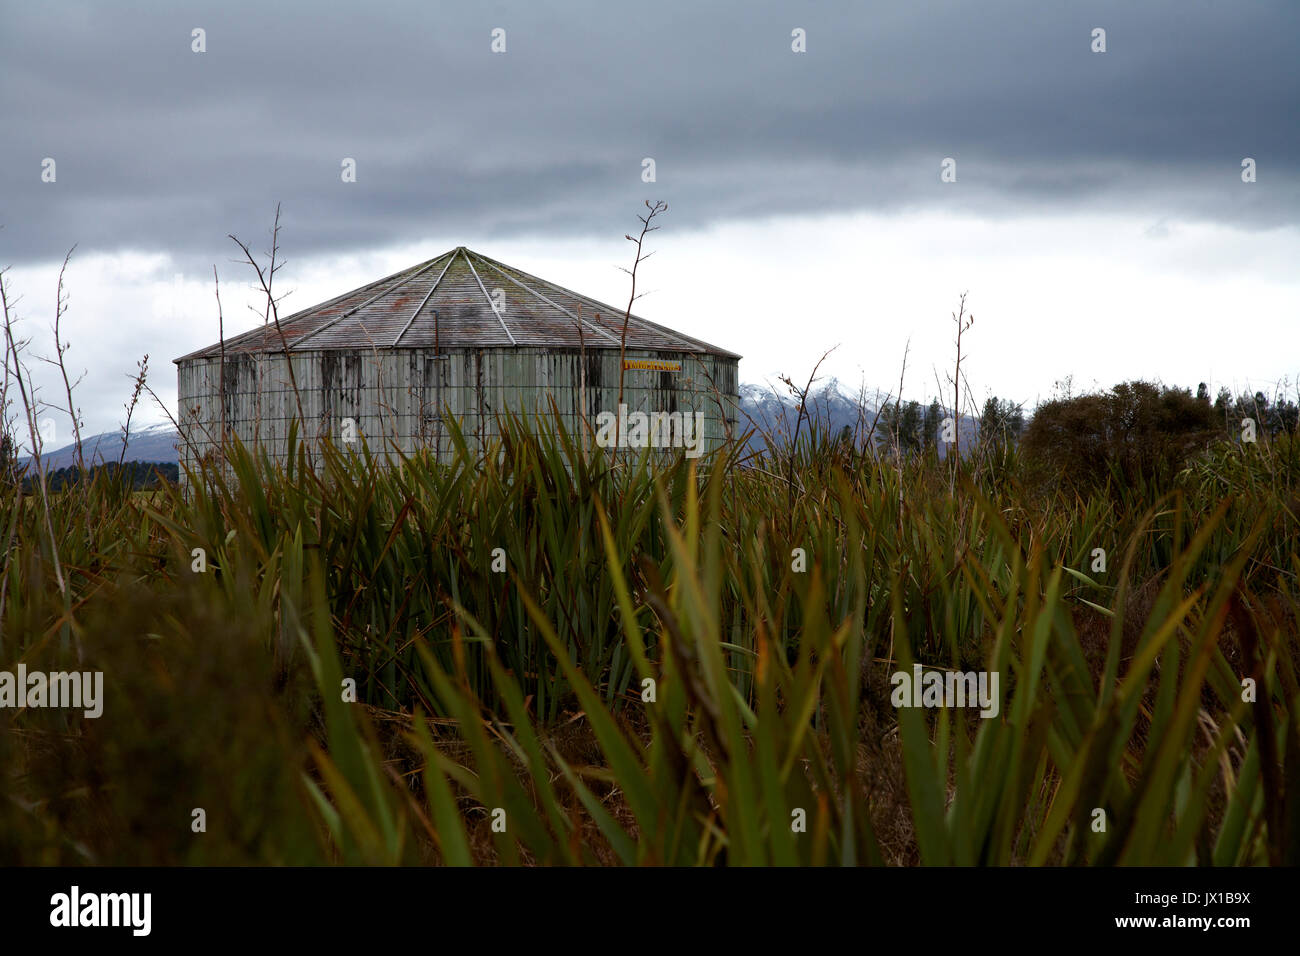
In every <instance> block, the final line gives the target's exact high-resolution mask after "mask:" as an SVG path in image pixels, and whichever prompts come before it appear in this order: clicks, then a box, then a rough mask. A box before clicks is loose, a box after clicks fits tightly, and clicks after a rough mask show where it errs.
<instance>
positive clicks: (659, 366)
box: [623, 359, 682, 372]
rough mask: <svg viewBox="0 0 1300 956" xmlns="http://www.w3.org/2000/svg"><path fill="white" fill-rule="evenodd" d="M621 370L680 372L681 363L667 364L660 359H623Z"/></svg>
mask: <svg viewBox="0 0 1300 956" xmlns="http://www.w3.org/2000/svg"><path fill="white" fill-rule="evenodd" d="M623 369H624V371H627V370H629V369H636V370H638V371H643V372H680V371H681V370H682V363H681V362H667V361H662V360H660V359H624V360H623Z"/></svg>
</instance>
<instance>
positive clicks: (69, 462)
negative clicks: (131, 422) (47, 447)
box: [23, 422, 178, 471]
mask: <svg viewBox="0 0 1300 956" xmlns="http://www.w3.org/2000/svg"><path fill="white" fill-rule="evenodd" d="M176 441H177V435H176V429H175V428H173V427H172V425H171V423H170V422H164V423H163V424H161V425H145V426H143V427H142V428H140V429H139V430H138V431H137V430H136V429H134V428H133V429H132V430H131V438H130V441H128V442H127V445H126V457H125V458H124V459H123V460H125V461H139V462H148V463H150V464H154V463H171V464H175V463H176V462H177V460H178V456H177V453H176ZM81 446H82V454H83V457H84V458H85V461H86V464H87V465H99V464H106V463H108V462H114V463H116V462H117V460H118V458H119V457H121V456H122V432H121V430H120V429H119V430H118V431H115V432H102V433H101V434H98V435H87V436H84V437H83V438H82V440H81ZM27 460H28V459H23V461H27ZM41 461H42V462H43V463H44V465H45V469H46V471H58V470H59V469H60V468H68V467H71V466H73V465H75V464H76V463H77V445H76V443H75V442H74V443H72V444H70V445H65V446H64V447H62V448H59V449H57V450H55V451H46V452H43V453H42V454H41Z"/></svg>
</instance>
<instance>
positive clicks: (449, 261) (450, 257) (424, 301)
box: [391, 250, 456, 348]
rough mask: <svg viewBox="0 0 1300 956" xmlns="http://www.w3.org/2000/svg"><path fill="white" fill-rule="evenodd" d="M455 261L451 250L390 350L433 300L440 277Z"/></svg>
mask: <svg viewBox="0 0 1300 956" xmlns="http://www.w3.org/2000/svg"><path fill="white" fill-rule="evenodd" d="M438 258H439V259H441V258H442V256H439V257H438ZM433 261H435V262H437V261H438V260H437V259H435V260H433ZM455 261H456V253H455V251H454V250H453V251H452V252H451V254H450V255H448V256H447V264H446V265H445V266H443V267H442V271H441V272H439V273H438V278H436V279H434V280H433V285H432V286H431V287H430V288H429V293H428V295H426V296H425V297H424V298H423V299H421V300H420V304H419V305H417V306H416V307H415V311H414V312H412V313H411V317H410V319H408V320H407V322H406V325H404V326H402V331H400V332H398V333H397V338H395V339H393V344H392V346H391V347H392V348H397V343H398V342H400V341H402V336H403V335H405V334H406V332H407V330H408V329H410V327H411V326H412V325H414V324H415V319H416V316H418V315H419V314H420V310H421V309H423V308H424V307H425V305H426V304H427V303H428V301H429V300H430V299H432V298H433V294H434V293H435V292H436V291H438V284H439V283H440V282H442V277H443V276H445V275H446V274H447V270H448V269H450V268H451V264H452V263H453V262H455Z"/></svg>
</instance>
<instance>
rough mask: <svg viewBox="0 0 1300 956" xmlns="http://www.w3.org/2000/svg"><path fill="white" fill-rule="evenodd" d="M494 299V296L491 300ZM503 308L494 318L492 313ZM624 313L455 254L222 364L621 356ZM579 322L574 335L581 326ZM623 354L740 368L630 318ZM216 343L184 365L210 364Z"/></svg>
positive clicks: (342, 300) (291, 322)
mask: <svg viewBox="0 0 1300 956" xmlns="http://www.w3.org/2000/svg"><path fill="white" fill-rule="evenodd" d="M498 289H499V290H501V293H502V294H500V295H498V294H497V291H496V290H498ZM494 301H495V302H497V303H500V305H501V307H500V309H498V308H496V307H495V306H494ZM623 315H624V310H623V309H620V308H616V307H615V306H611V305H606V304H605V303H603V302H597V301H596V300H595V299H590V298H588V297H586V296H583V295H579V294H578V293H576V292H572V291H570V290H569V289H565V288H563V287H562V286H558V285H556V284H555V283H553V282H547V281H546V280H545V279H539V278H537V277H536V276H533V275H529V274H528V273H527V272H523V271H521V270H519V269H514V268H511V267H510V266H507V265H505V264H504V263H501V262H497V261H496V260H495V259H490V258H488V257H487V256H484V255H481V254H480V253H477V252H473V251H471V250H469V249H466V248H465V247H464V246H457V247H456V248H455V249H452V250H451V251H450V252H445V253H443V254H442V255H440V256H438V257H437V258H434V259H430V260H428V261H427V262H422V263H420V264H419V265H416V266H412V267H411V268H409V269H406V270H405V271H403V272H399V273H397V274H395V275H391V276H388V277H386V278H383V279H379V280H378V281H376V282H372V283H370V284H369V285H364V286H362V287H361V288H359V289H354V290H353V291H351V292H348V293H345V294H344V295H341V296H339V297H337V298H335V299H331V300H330V301H328V302H322V303H321V304H320V305H317V306H313V307H312V308H310V309H304V310H303V311H301V312H296V313H294V314H293V315H291V316H289V317H288V318H284V319H281V320H280V333H277V332H276V329H275V326H274V324H268V325H267V326H265V327H263V328H259V329H254V330H253V331H251V332H245V333H244V334H243V335H239V336H236V337H234V338H232V339H228V340H227V341H226V343H225V350H226V354H227V355H230V354H232V353H236V354H237V353H240V352H259V351H263V350H265V351H269V352H280V351H283V350H284V346H283V345H282V344H281V340H280V334H281V333H283V336H284V341H285V342H286V343H287V344H288V347H289V351H291V352H308V351H318V350H329V349H344V350H353V349H367V350H368V349H371V348H425V349H431V348H433V347H434V345H435V338H436V344H437V347H438V348H439V349H441V350H446V349H462V348H495V347H510V346H524V347H541V348H575V349H576V348H579V347H580V346H581V347H585V348H588V349H598V348H614V349H616V348H618V347H619V342H620V339H621V337H622V331H623ZM580 321H581V329H582V331H581V333H579V322H580ZM627 347H628V348H629V349H656V350H665V351H674V352H699V353H707V354H711V355H719V356H723V357H726V358H736V359H738V358H740V356H739V355H737V354H736V353H734V352H728V351H727V350H726V349H720V348H717V347H716V346H713V345H709V344H708V343H707V342H701V341H700V340H699V339H694V338H691V337H690V336H687V335H682V334H681V333H680V332H674V331H672V330H671V329H667V328H664V327H663V326H662V325H656V324H655V323H653V322H647V321H646V320H645V319H641V318H638V317H636V316H632V318H631V320H630V321H629V323H628V328H627ZM220 352H221V345H220V343H217V344H215V345H210V346H208V347H207V348H204V349H199V350H198V351H195V352H191V353H190V354H188V355H184V356H182V357H181V358H178V359H176V360H175V361H177V362H183V361H185V360H186V359H193V358H210V357H216V356H217V355H219V354H220Z"/></svg>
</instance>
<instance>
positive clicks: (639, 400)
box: [178, 347, 739, 463]
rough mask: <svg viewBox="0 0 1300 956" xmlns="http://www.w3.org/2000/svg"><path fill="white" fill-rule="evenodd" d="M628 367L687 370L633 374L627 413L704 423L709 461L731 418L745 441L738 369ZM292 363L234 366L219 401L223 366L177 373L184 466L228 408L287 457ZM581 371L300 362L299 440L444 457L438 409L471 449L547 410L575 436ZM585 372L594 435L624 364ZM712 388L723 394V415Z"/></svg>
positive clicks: (469, 360) (412, 359)
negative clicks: (503, 416) (356, 441)
mask: <svg viewBox="0 0 1300 956" xmlns="http://www.w3.org/2000/svg"><path fill="white" fill-rule="evenodd" d="M626 357H627V359H629V360H638V359H658V360H668V361H674V362H680V363H681V370H680V371H679V372H661V371H646V370H637V369H630V370H628V371H627V372H626V373H625V376H624V403H625V404H626V405H627V406H628V409H629V410H630V411H644V412H674V411H680V412H695V411H699V412H702V413H703V414H704V440H705V448H706V449H708V448H713V447H715V446H716V445H717V444H719V443H720V442H721V441H722V440H723V439H724V437H725V435H726V431H727V427H726V423H725V422H724V421H723V417H724V414H723V409H726V412H725V415H726V417H727V418H729V419H730V420H731V424H732V429H733V434H739V428H738V424H737V422H736V414H737V413H736V411H735V409H736V403H737V395H738V382H737V362H736V360H735V359H733V358H727V357H722V356H715V355H707V354H700V353H697V352H688V351H684V350H678V351H665V350H646V349H630V348H629V349H628V352H627V356H626ZM285 363H286V357H285V355H284V354H283V353H280V354H274V353H270V354H252V353H245V354H239V353H237V354H235V355H233V356H232V355H228V356H227V358H226V364H225V388H224V390H223V389H222V388H221V387H220V380H221V363H220V361H219V359H216V358H197V359H190V360H185V361H182V362H181V363H180V365H179V369H178V387H179V394H180V401H179V404H180V416H179V421H180V424H181V429H182V442H181V452H182V456H183V459H184V460H186V461H188V462H191V463H192V461H193V458H194V456H195V455H198V454H204V453H206V452H208V451H211V450H213V449H214V446H215V445H216V444H217V443H218V442H219V439H220V431H221V421H222V407H223V405H224V410H225V420H226V424H227V427H228V429H229V430H230V432H231V433H232V434H235V435H238V436H239V437H240V438H241V439H242V440H243V441H244V442H246V443H250V444H252V443H255V442H259V440H260V444H261V446H262V447H263V448H264V449H265V450H266V451H267V453H268V454H269V455H271V457H273V458H277V457H282V456H283V455H284V453H285V449H286V445H287V439H288V429H289V423H290V421H291V420H292V419H294V418H296V417H297V403H296V401H295V398H294V394H293V390H292V388H291V387H290V384H289V375H288V368H287V366H286V364H285ZM583 368H584V355H583V353H581V352H579V351H578V350H574V349H563V348H533V347H518V348H513V347H506V348H485V349H468V350H466V349H460V350H453V351H450V352H444V353H443V354H442V355H441V356H439V357H436V356H435V355H434V353H433V351H432V350H431V349H406V348H401V349H383V350H364V351H355V352H346V351H338V350H320V351H304V352H295V353H293V369H294V375H295V376H296V378H297V382H298V389H299V394H300V396H301V400H302V407H303V415H304V418H305V420H306V424H305V427H303V428H301V429H300V434H302V435H303V436H304V437H305V438H308V439H310V438H313V437H315V436H321V435H330V436H332V437H333V438H334V440H335V441H339V440H340V439H341V437H342V434H341V429H342V422H343V420H344V419H345V418H351V419H353V420H354V421H355V423H356V426H357V430H358V432H359V433H360V434H361V435H364V436H365V437H366V440H367V442H368V443H369V445H370V447H371V449H372V450H373V451H375V452H379V451H381V450H382V448H383V447H386V446H387V444H388V442H389V441H392V442H395V443H396V445H397V446H398V447H399V448H401V449H402V450H403V451H405V452H411V451H414V450H415V449H417V448H419V447H422V446H423V447H437V448H438V449H439V452H440V454H442V455H444V456H445V455H446V454H447V452H448V449H449V448H450V442H449V441H448V440H447V438H446V431H445V429H444V428H442V427H441V425H440V420H439V417H438V415H437V409H438V405H439V402H441V404H442V406H444V407H445V408H446V409H447V412H448V414H451V415H453V416H455V417H456V418H457V419H458V420H459V422H460V424H461V427H462V429H463V430H464V431H465V433H466V435H467V436H468V437H472V438H474V439H476V440H477V441H478V442H480V443H486V442H488V441H490V440H491V438H493V437H494V436H495V433H496V427H495V416H496V415H497V414H498V413H502V412H505V411H507V410H509V411H513V412H516V413H522V414H525V415H532V414H535V413H537V412H547V411H548V410H549V407H550V405H549V400H550V399H554V401H555V404H556V406H557V407H558V409H559V411H560V413H561V415H562V417H563V419H564V422H565V425H566V426H567V427H568V428H569V429H570V430H571V431H573V432H574V433H577V431H578V427H579V424H580V421H581V418H582V412H583V409H581V408H580V407H579V405H580V402H581V398H580V395H581V384H582V375H583ZM585 370H586V396H587V402H586V409H585V411H586V416H587V419H588V421H589V423H590V424H591V427H592V428H593V429H594V428H595V427H596V416H597V415H598V414H599V413H600V412H603V411H610V412H615V413H616V412H617V406H618V381H619V354H618V352H617V351H616V350H615V351H611V350H605V349H601V350H593V351H588V352H587V353H586V354H585ZM706 373H707V374H706ZM710 376H711V377H712V379H713V383H714V385H716V388H717V390H718V392H720V393H721V405H722V408H721V409H720V408H719V401H718V397H717V396H716V395H715V393H714V391H713V388H712V387H711V386H710V383H709V377H710Z"/></svg>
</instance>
